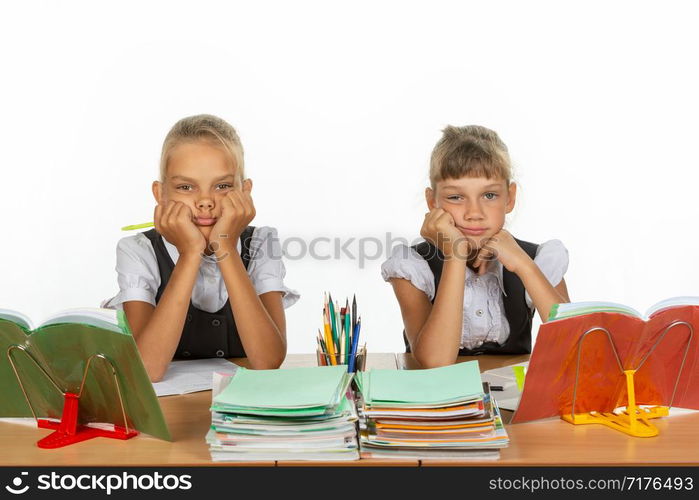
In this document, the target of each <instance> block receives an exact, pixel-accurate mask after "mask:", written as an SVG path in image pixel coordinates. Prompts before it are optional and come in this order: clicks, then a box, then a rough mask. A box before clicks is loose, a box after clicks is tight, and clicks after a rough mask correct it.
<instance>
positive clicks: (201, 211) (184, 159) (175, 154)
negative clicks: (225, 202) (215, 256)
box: [153, 141, 242, 240]
mask: <svg viewBox="0 0 699 500" xmlns="http://www.w3.org/2000/svg"><path fill="white" fill-rule="evenodd" d="M241 182H242V180H241V178H240V175H239V174H238V173H237V169H236V167H235V165H234V162H233V160H231V158H230V155H229V154H228V153H227V152H225V151H224V150H223V149H221V148H218V147H216V146H214V145H212V144H210V143H208V142H206V141H198V142H188V143H183V144H179V145H177V146H175V147H174V148H173V149H172V151H171V152H170V159H169V161H168V164H167V174H166V178H165V181H164V182H158V181H155V182H154V183H153V195H154V196H155V199H156V201H157V202H158V203H159V204H162V205H165V204H167V202H168V201H171V200H172V201H179V202H182V203H184V204H185V205H187V206H188V207H189V208H190V209H191V210H192V222H194V224H195V225H196V226H197V227H198V228H199V230H200V231H201V232H202V234H203V235H204V237H205V238H207V240H208V238H209V234H210V233H211V228H212V227H213V225H214V224H215V223H216V220H217V219H218V218H219V217H220V216H221V198H222V197H223V196H224V195H225V194H226V193H227V192H229V191H231V190H232V189H240V187H241Z"/></svg>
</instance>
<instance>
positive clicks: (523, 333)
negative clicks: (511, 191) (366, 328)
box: [403, 238, 539, 356]
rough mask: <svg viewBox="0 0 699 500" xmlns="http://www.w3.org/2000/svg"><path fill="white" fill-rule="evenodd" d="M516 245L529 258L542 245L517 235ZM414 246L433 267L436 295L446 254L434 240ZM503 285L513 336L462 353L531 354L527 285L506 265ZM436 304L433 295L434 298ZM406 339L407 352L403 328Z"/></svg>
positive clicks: (530, 313)
mask: <svg viewBox="0 0 699 500" xmlns="http://www.w3.org/2000/svg"><path fill="white" fill-rule="evenodd" d="M515 241H516V242H517V244H518V245H519V246H520V247H521V248H522V250H524V251H525V252H526V253H527V255H529V257H531V258H532V259H534V257H535V256H536V249H537V248H538V247H539V245H537V244H535V243H529V242H528V241H522V240H518V239H517V238H515ZM412 248H414V249H415V250H416V251H417V253H418V254H420V256H421V257H422V258H423V259H425V260H426V261H427V264H428V265H429V266H430V270H431V271H432V274H433V275H434V294H435V297H436V296H437V290H438V289H439V281H440V279H441V278H442V266H443V265H444V257H443V255H442V252H441V251H440V250H439V249H438V248H437V247H435V246H434V245H433V244H432V243H430V242H427V241H423V242H422V243H418V244H417V245H414V246H413V247H412ZM502 284H503V288H504V290H505V294H506V295H505V296H503V298H502V299H503V304H504V306H505V317H506V318H507V322H508V323H509V324H510V336H509V337H508V338H507V340H506V341H505V343H504V344H503V345H499V344H498V343H497V342H484V343H483V344H481V345H479V346H478V347H475V348H474V349H466V348H464V349H460V350H459V356H475V355H478V354H524V353H526V354H528V353H531V351H532V317H533V316H534V311H532V310H531V309H529V308H528V307H527V302H526V299H525V297H524V292H525V290H524V284H523V283H522V280H520V279H519V277H518V276H517V275H516V274H515V273H513V272H510V271H508V270H507V269H505V268H504V267H503V269H502ZM432 303H433V304H434V298H432ZM403 340H404V341H405V351H406V352H410V344H409V343H408V338H407V337H406V336H405V331H403Z"/></svg>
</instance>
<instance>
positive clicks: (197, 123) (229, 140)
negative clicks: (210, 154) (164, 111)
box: [160, 115, 245, 182]
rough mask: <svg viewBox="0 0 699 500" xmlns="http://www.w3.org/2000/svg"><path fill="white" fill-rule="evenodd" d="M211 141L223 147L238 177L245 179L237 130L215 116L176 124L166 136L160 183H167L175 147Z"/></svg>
mask: <svg viewBox="0 0 699 500" xmlns="http://www.w3.org/2000/svg"><path fill="white" fill-rule="evenodd" d="M202 140H204V141H209V142H211V143H212V144H213V145H217V146H221V147H222V148H223V149H224V150H225V151H226V152H227V153H228V154H230V156H231V158H232V159H233V161H234V162H235V167H236V169H237V171H238V172H237V173H238V175H240V176H241V179H244V178H245V169H244V163H243V146H242V144H241V143H240V138H239V137H238V133H237V132H236V131H235V129H234V128H233V127H232V126H231V125H230V124H229V123H228V122H227V121H225V120H223V119H221V118H219V117H218V116H213V115H194V116H188V117H186V118H182V119H181V120H180V121H178V122H177V123H175V124H174V125H173V126H172V128H171V129H170V131H169V132H168V133H167V136H165V141H164V142H163V149H162V152H161V154H160V181H161V182H164V181H165V174H166V173H167V162H168V160H169V159H170V154H171V153H172V150H173V149H174V148H175V146H178V145H179V144H183V143H187V142H196V141H202Z"/></svg>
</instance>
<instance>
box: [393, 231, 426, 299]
mask: <svg viewBox="0 0 699 500" xmlns="http://www.w3.org/2000/svg"><path fill="white" fill-rule="evenodd" d="M381 277H382V278H383V280H384V281H389V280H391V279H392V278H401V279H404V280H408V281H410V283H411V284H412V285H413V286H414V287H415V288H417V289H418V290H420V291H422V292H423V293H424V294H425V295H427V297H428V298H429V299H430V300H432V299H433V298H434V294H435V291H434V275H433V274H432V271H431V270H430V266H429V264H428V263H427V261H426V260H425V259H423V258H422V257H421V256H420V254H418V253H417V252H416V251H415V249H413V248H410V247H407V246H405V245H398V246H397V247H395V248H394V249H393V252H392V253H391V257H389V259H388V260H386V261H385V262H384V263H383V264H381Z"/></svg>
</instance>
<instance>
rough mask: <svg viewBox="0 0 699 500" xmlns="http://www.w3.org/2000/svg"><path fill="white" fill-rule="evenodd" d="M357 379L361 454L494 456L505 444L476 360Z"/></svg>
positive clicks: (364, 374)
mask: <svg viewBox="0 0 699 500" xmlns="http://www.w3.org/2000/svg"><path fill="white" fill-rule="evenodd" d="M356 380H357V385H358V387H359V391H360V392H359V399H358V401H359V430H360V434H359V435H360V446H361V456H362V458H379V457H382V458H385V457H392V458H413V459H415V458H418V459H419V458H439V459H449V458H455V459H464V458H473V459H479V460H481V459H497V458H499V456H500V452H499V448H504V447H506V446H507V444H508V442H509V440H508V437H507V433H506V432H505V428H504V426H503V424H502V420H501V418H500V413H499V411H498V408H497V405H496V404H495V401H494V400H493V399H492V398H491V397H490V393H489V391H488V389H487V387H488V386H487V384H485V385H484V384H483V383H482V381H481V376H480V372H479V370H478V362H477V361H469V362H466V363H458V364H455V365H451V366H446V367H442V368H433V369H429V370H371V371H368V372H359V373H357V378H356Z"/></svg>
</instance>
